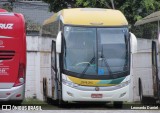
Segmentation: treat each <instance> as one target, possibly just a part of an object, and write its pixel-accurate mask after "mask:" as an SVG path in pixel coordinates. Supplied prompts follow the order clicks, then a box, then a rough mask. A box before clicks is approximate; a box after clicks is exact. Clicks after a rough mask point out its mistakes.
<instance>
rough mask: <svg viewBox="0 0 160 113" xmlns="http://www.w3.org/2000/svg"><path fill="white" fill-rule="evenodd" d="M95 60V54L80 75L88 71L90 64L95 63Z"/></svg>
mask: <svg viewBox="0 0 160 113" xmlns="http://www.w3.org/2000/svg"><path fill="white" fill-rule="evenodd" d="M94 60H95V56H94V57H93V58H92V59H91V60H90V61H89V63H88V64H87V66H86V67H85V68H84V70H83V71H82V73H80V74H78V76H81V75H83V74H85V73H86V71H87V70H88V68H89V66H90V65H91V64H92V63H93V61H94Z"/></svg>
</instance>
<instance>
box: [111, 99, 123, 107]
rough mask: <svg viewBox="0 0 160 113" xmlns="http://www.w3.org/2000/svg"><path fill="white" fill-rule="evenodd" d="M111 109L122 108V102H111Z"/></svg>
mask: <svg viewBox="0 0 160 113" xmlns="http://www.w3.org/2000/svg"><path fill="white" fill-rule="evenodd" d="M113 107H114V108H122V107H123V102H122V101H115V102H113Z"/></svg>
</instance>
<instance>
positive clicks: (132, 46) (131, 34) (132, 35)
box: [130, 32, 137, 53]
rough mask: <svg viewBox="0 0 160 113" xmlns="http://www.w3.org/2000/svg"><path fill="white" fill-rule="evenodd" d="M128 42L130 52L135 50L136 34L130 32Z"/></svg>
mask: <svg viewBox="0 0 160 113" xmlns="http://www.w3.org/2000/svg"><path fill="white" fill-rule="evenodd" d="M130 44H131V52H132V53H136V52H137V38H136V36H135V35H134V34H133V33H131V32H130Z"/></svg>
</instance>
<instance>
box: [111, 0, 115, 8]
mask: <svg viewBox="0 0 160 113" xmlns="http://www.w3.org/2000/svg"><path fill="white" fill-rule="evenodd" d="M111 4H112V8H113V9H115V7H114V0H111Z"/></svg>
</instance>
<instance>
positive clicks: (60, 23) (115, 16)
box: [41, 8, 137, 107]
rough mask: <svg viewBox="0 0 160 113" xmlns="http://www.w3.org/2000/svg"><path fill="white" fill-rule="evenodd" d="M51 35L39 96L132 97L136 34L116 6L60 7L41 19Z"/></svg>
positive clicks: (118, 99) (59, 99) (44, 33)
mask: <svg viewBox="0 0 160 113" xmlns="http://www.w3.org/2000/svg"><path fill="white" fill-rule="evenodd" d="M41 36H42V37H50V38H52V39H53V41H52V46H51V47H52V49H51V76H47V77H45V78H43V95H44V99H46V100H48V99H51V100H52V101H54V102H58V103H59V105H63V104H64V103H66V102H86V101H87V102H91V101H94V102H95V101H96V102H110V101H111V102H113V103H114V106H118V107H122V105H123V101H132V100H133V99H132V97H133V92H132V86H133V85H132V76H133V74H132V54H134V53H136V44H137V41H136V37H135V36H134V34H132V33H130V32H129V29H128V22H127V20H126V18H125V16H124V15H123V14H122V13H121V12H120V11H118V10H114V9H101V8H73V9H63V10H61V11H59V12H58V13H56V14H54V15H53V16H52V17H50V18H49V19H47V20H45V22H44V24H43V27H42V30H41Z"/></svg>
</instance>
